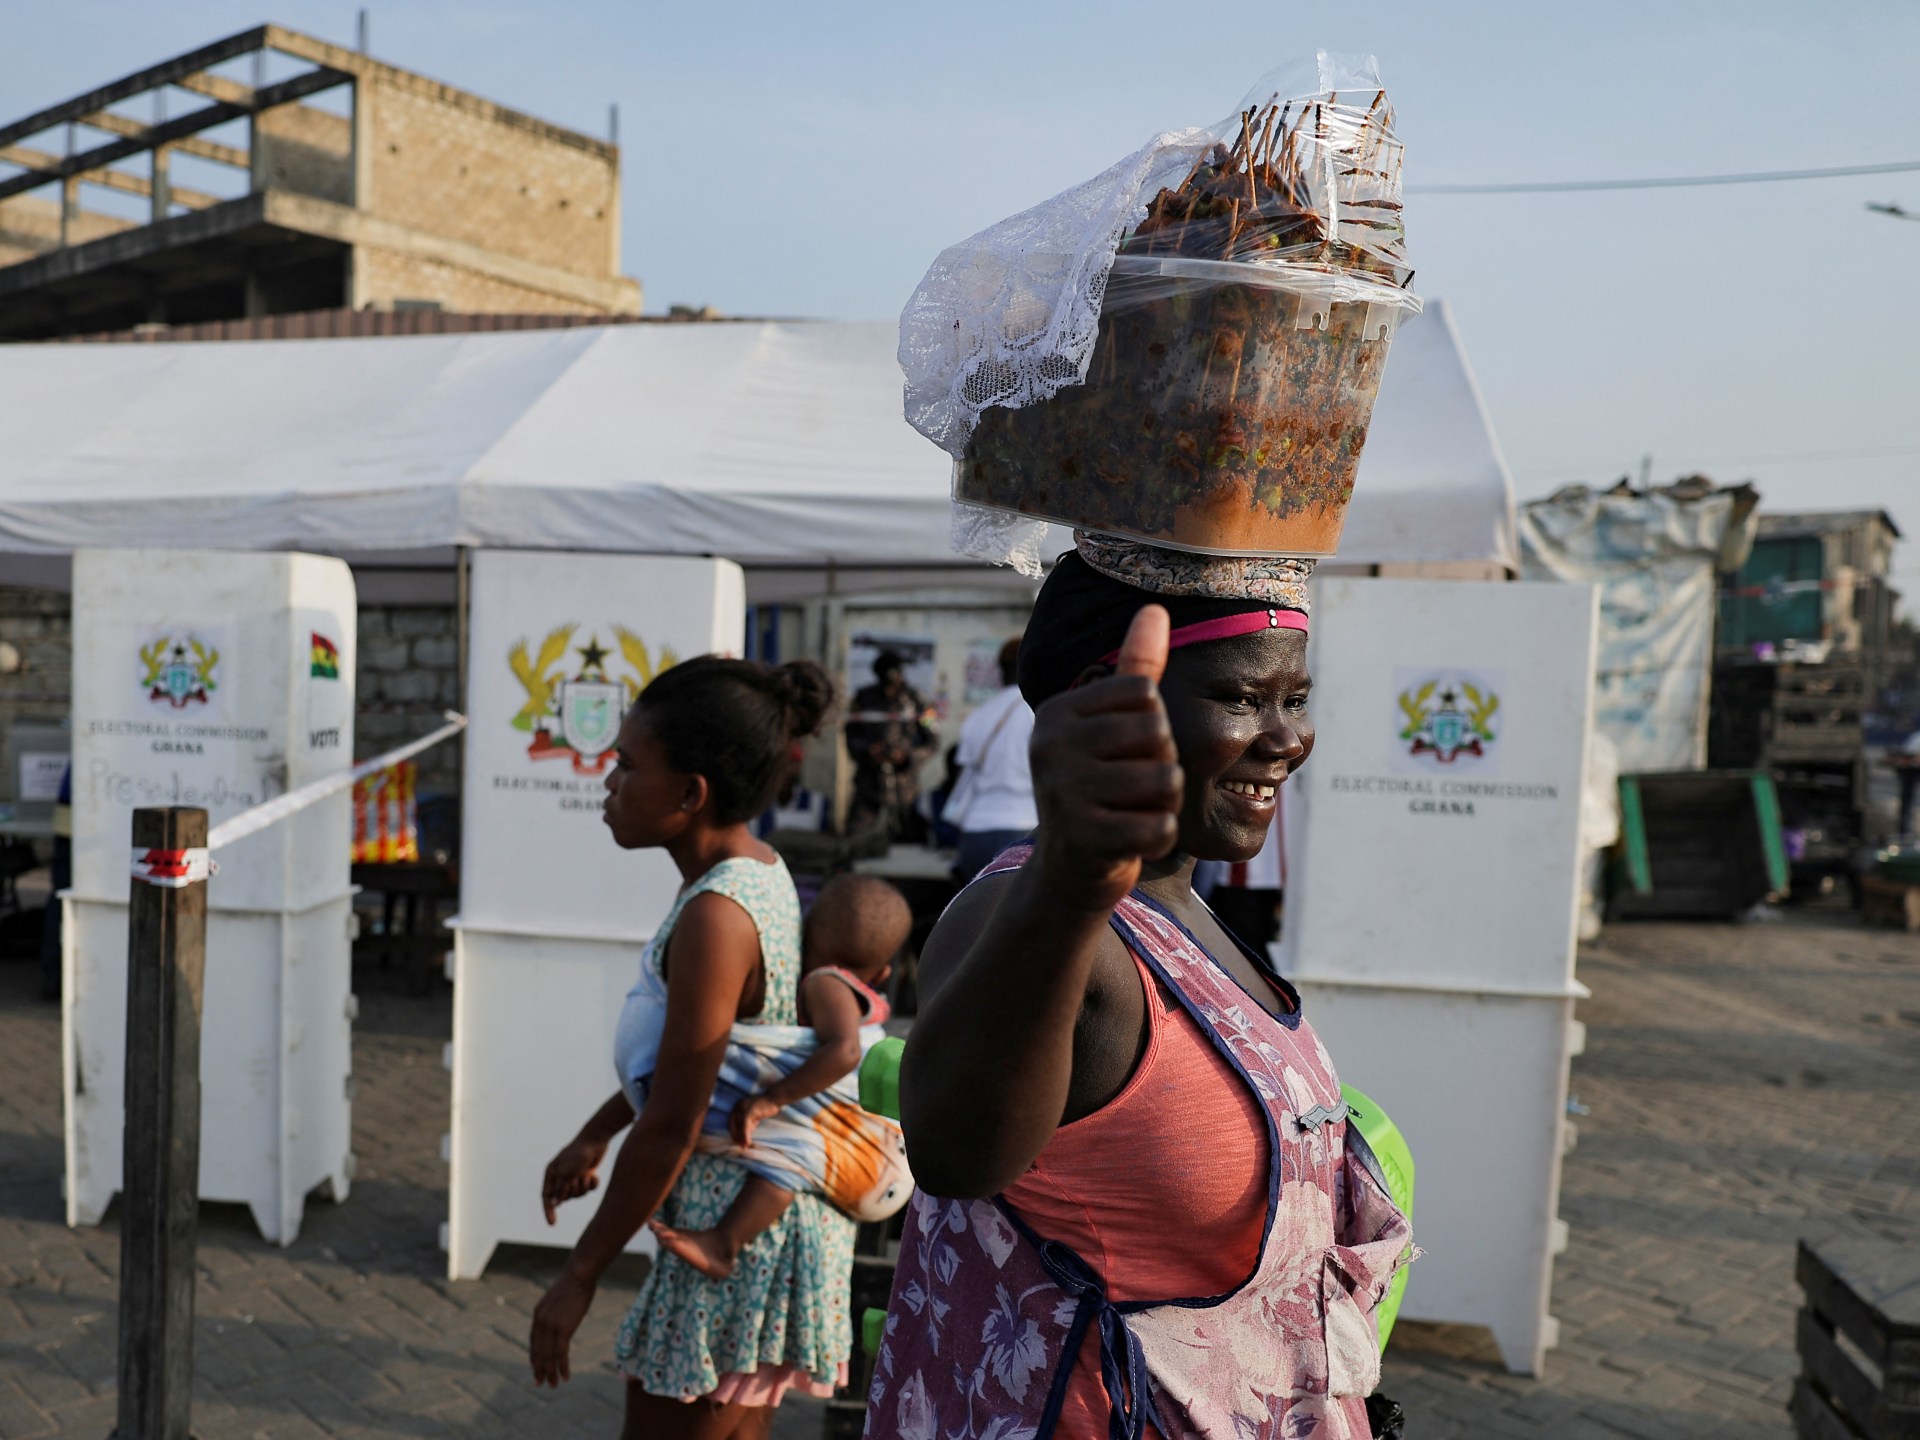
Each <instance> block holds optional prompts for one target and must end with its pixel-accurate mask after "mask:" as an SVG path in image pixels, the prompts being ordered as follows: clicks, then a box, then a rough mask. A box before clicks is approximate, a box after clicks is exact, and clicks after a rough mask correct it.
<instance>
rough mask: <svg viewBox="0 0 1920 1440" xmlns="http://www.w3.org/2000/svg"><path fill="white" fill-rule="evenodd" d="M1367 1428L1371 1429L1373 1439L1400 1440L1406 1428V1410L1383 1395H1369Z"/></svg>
mask: <svg viewBox="0 0 1920 1440" xmlns="http://www.w3.org/2000/svg"><path fill="white" fill-rule="evenodd" d="M1367 1428H1368V1429H1370V1430H1372V1431H1373V1440H1402V1437H1403V1436H1404V1435H1405V1434H1406V1429H1407V1412H1406V1411H1404V1410H1402V1409H1401V1408H1400V1407H1399V1406H1398V1405H1397V1404H1395V1403H1394V1402H1393V1401H1391V1400H1389V1399H1388V1398H1387V1397H1386V1396H1384V1395H1369V1396H1367Z"/></svg>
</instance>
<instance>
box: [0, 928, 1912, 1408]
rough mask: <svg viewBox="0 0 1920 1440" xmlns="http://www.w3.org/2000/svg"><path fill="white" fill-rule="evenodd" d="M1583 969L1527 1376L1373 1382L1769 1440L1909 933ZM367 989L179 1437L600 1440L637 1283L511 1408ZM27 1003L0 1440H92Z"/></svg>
mask: <svg viewBox="0 0 1920 1440" xmlns="http://www.w3.org/2000/svg"><path fill="white" fill-rule="evenodd" d="M1580 973H1581V977H1582V979H1584V980H1585V981H1586V983H1587V984H1588V985H1589V986H1591V987H1592V989H1593V991H1594V997H1593V999H1592V1000H1591V1001H1589V1002H1588V1003H1587V1004H1586V1005H1585V1006H1584V1007H1583V1009H1582V1016H1583V1018H1584V1019H1585V1020H1586V1022H1587V1025H1588V1032H1589V1041H1588V1047H1587V1053H1586V1055H1585V1056H1584V1057H1583V1058H1581V1059H1580V1060H1579V1061H1577V1062H1576V1063H1575V1077H1574V1088H1575V1090H1576V1091H1577V1093H1578V1096H1579V1098H1580V1100H1581V1101H1582V1103H1584V1104H1586V1105H1587V1106H1589V1107H1591V1113H1590V1114H1589V1115H1587V1116H1585V1117H1583V1118H1582V1119H1581V1120H1580V1122H1579V1124H1580V1140H1579V1146H1578V1148H1577V1149H1576V1150H1575V1152H1574V1153H1573V1155H1572V1156H1570V1157H1569V1159H1568V1162H1567V1167H1566V1181H1565V1193H1564V1197H1563V1200H1562V1207H1561V1213H1562V1215H1563V1216H1564V1217H1565V1218H1566V1219H1567V1220H1568V1221H1569V1222H1570V1224H1571V1226H1572V1244H1571V1245H1570V1247H1569V1249H1568V1250H1567V1253H1566V1254H1565V1255H1564V1256H1562V1257H1561V1259H1560V1261H1559V1265H1558V1269H1557V1272H1556V1278H1555V1287H1554V1304H1553V1308H1554V1311H1555V1313H1556V1314H1557V1315H1558V1316H1559V1317H1560V1319H1561V1322H1562V1325H1563V1337H1562V1343H1561V1346H1560V1348H1559V1349H1558V1350H1556V1351H1554V1352H1552V1354H1551V1355H1550V1357H1549V1359H1548V1366H1547V1374H1546V1376H1545V1377H1544V1379H1541V1380H1532V1379H1525V1378H1519V1377H1513V1376H1509V1375H1507V1374H1505V1373H1504V1371H1503V1370H1502V1369H1501V1367H1500V1365H1499V1363H1498V1361H1497V1359H1496V1357H1495V1356H1494V1353H1493V1350H1492V1346H1491V1343H1490V1342H1489V1341H1488V1340H1487V1338H1486V1337H1485V1335H1484V1334H1482V1333H1480V1332H1477V1331H1471V1330H1463V1329H1458V1328H1455V1327H1444V1326H1414V1325H1405V1326H1403V1327H1402V1329H1401V1331H1400V1333H1399V1335H1398V1336H1397V1337H1396V1339H1395V1342H1394V1346H1393V1349H1392V1351H1391V1352H1390V1353H1389V1355H1388V1358H1387V1365H1386V1380H1385V1386H1384V1388H1386V1389H1387V1390H1388V1391H1389V1392H1390V1393H1392V1394H1394V1395H1395V1396H1396V1397H1398V1398H1399V1399H1400V1400H1401V1401H1402V1403H1403V1404H1405V1405H1406V1407H1407V1410H1408V1412H1409V1416H1410V1424H1409V1426H1408V1433H1409V1436H1410V1437H1412V1440H1453V1437H1461V1440H1465V1437H1476V1440H1478V1437H1507V1436H1514V1437H1519V1436H1528V1437H1532V1436H1541V1437H1554V1440H1559V1437H1573V1440H1585V1437H1594V1440H1601V1437H1617V1436H1621V1435H1627V1436H1640V1437H1647V1440H1669V1437H1671V1440H1696V1437H1733V1436H1740V1437H1742V1440H1748V1437H1758V1440H1767V1437H1780V1440H1784V1437H1787V1436H1788V1435H1790V1433H1791V1431H1790V1428H1789V1426H1788V1424H1787V1422H1786V1417H1785V1413H1784V1410H1783V1408H1782V1407H1783V1404H1784V1400H1785V1396H1786V1392H1787V1386H1788V1381H1789V1379H1790V1377H1791V1376H1792V1374H1793V1371H1794V1362H1793V1356H1792V1340H1791V1324H1792V1315H1793V1309H1794V1305H1795V1303H1796V1302H1795V1298H1794V1291H1793V1284H1792V1273H1791V1271H1792V1253H1793V1242H1794V1240H1795V1239H1796V1238H1797V1237H1798V1236H1800V1235H1803V1234H1806V1235H1815V1236H1817V1235H1821V1234H1829V1233H1851V1234H1871V1235H1884V1236H1886V1237H1888V1238H1890V1239H1894V1238H1898V1239H1905V1238H1909V1237H1910V1235H1911V1233H1912V1231H1913V1229H1914V1228H1915V1227H1916V1225H1920V1216H1917V1215H1916V1209H1915V1195H1914V1190H1915V1186H1916V1184H1920V1104H1916V1103H1915V1100H1916V1096H1920V939H1916V938H1913V937H1908V936H1905V935H1895V934H1891V933H1887V932H1872V931H1866V930H1862V929H1860V928H1858V927H1857V926H1856V925H1855V924H1854V923H1853V921H1852V919H1851V917H1849V916H1847V915H1846V914H1845V913H1844V912H1840V911H1827V910H1818V911H1808V912H1804V913H1799V914H1794V915H1791V916H1790V917H1789V918H1788V919H1787V920H1785V921H1784V922H1782V923H1780V924H1775V925H1755V926H1748V927H1738V928H1734V927H1714V926H1653V925H1648V926H1635V927H1625V926H1623V927H1616V928H1614V929H1613V930H1611V931H1609V932H1608V935H1607V938H1606V940H1605V942H1604V943H1603V944H1602V945H1600V946H1598V947H1594V948H1592V949H1590V950H1589V951H1587V952H1586V953H1585V954H1583V956H1582V958H1581V965H1580ZM387 980H388V977H386V976H385V975H383V974H381V973H380V972H373V973H370V974H365V975H362V976H360V977H359V978H358V979H357V982H356V983H357V986H358V988H359V990H360V992H361V996H362V1009H361V1016H362V1018H361V1023H360V1025H359V1028H358V1031H357V1034H356V1039H355V1055H354V1071H355V1073H356V1074H357V1075H358V1076H359V1077H360V1082H361V1083H360V1089H359V1098H358V1100H357V1102H356V1109H355V1116H354V1121H355V1141H354V1148H355V1149H356V1151H357V1152H358V1153H359V1155H360V1157H361V1167H360V1174H359V1178H358V1179H357V1180H356V1182H355V1186H354V1192H353V1197H352V1199H351V1201H350V1202H349V1203H348V1204H347V1205H345V1206H342V1207H334V1206H332V1205H330V1204H328V1203H327V1202H325V1201H323V1200H318V1199H316V1200H315V1201H313V1202H312V1203H311V1204H310V1206H309V1209H308V1218H307V1224H306V1228H305V1231H304V1233H303V1234H302V1236H301V1239H300V1241H299V1243H298V1244H296V1245H294V1246H293V1247H292V1248H291V1249H289V1250H286V1251H280V1250H276V1249H274V1248H272V1247H269V1246H267V1245H265V1244H263V1243H262V1242H261V1241H260V1239H259V1238H258V1236H257V1235H256V1234H255V1233H254V1231H253V1228H252V1225H251V1223H250V1221H249V1220H248V1218H247V1216H246V1214H245V1213H244V1211H241V1210H240V1209H238V1208H237V1207H236V1208H229V1207H207V1208H206V1209H205V1210H204V1211H203V1213H202V1221H201V1262H202V1271H201V1277H200V1289H199V1310H198V1319H197V1333H196V1356H197V1362H198V1379H197V1386H196V1409H195V1429H196V1431H197V1433H198V1435H199V1436H200V1437H201V1440H240V1437H255V1436H270V1437H276V1440H278V1437H283V1436H284V1437H318V1436H333V1435H339V1436H356V1437H369V1440H370V1437H408V1436H441V1435H448V1436H453V1435H458V1436H475V1437H493V1436H509V1435H511V1436H540V1437H543V1440H544V1437H574V1436H579V1437H609V1436H611V1435H613V1434H615V1433H616V1432H617V1428H618V1419H617V1416H618V1405H619V1400H620V1384H619V1382H618V1381H617V1380H616V1379H615V1378H614V1376H613V1375H612V1374H611V1372H610V1370H609V1369H608V1368H607V1367H606V1366H605V1365H604V1364H602V1363H599V1362H597V1361H595V1360H594V1359H593V1352H594V1347H595V1344H596V1340H595V1338H594V1337H601V1338H602V1339H604V1336H605V1335H606V1333H607V1331H608V1330H609V1329H610V1328H611V1325H612V1323H613V1318H614V1316H615V1315H616V1314H617V1313H618V1310H619V1308H620V1307H622V1306H624V1304H625V1303H626V1302H627V1300H628V1298H630V1296H631V1295H632V1292H633V1288H634V1285H635V1283H636V1282H637V1280H638V1278H639V1275H640V1271H639V1269H638V1268H637V1266H635V1267H631V1268H623V1269H622V1270H621V1271H620V1272H619V1273H618V1274H617V1275H616V1276H615V1277H613V1280H612V1283H610V1284H609V1285H608V1286H607V1287H606V1288H605V1289H604V1290H603V1292H602V1294H601V1297H600V1300H599V1302H598V1304H597V1305H596V1307H595V1310H594V1314H593V1316H592V1317H590V1318H589V1320H588V1322H587V1326H586V1328H585V1330H584V1331H583V1334H585V1335H586V1336H587V1337H588V1338H587V1341H586V1343H585V1344H583V1345H582V1346H581V1347H580V1355H581V1358H582V1360H583V1362H586V1363H583V1364H582V1366H581V1368H580V1370H579V1371H578V1372H576V1377H575V1379H574V1382H573V1383H572V1384H571V1385H569V1386H567V1387H566V1388H565V1389H563V1390H562V1391H560V1392H559V1393H558V1394H557V1395H556V1394H554V1393H553V1392H550V1391H541V1392H535V1391H534V1390H533V1388H532V1386H531V1385H530V1384H529V1383H528V1381H527V1379H526V1371H525V1358H524V1357H525V1351H524V1337H525V1335H526V1329H527V1322H528V1317H529V1314H530V1312H531V1309H532V1306H533V1303H534V1301H535V1300H536V1299H537V1298H538V1296H539V1294H540V1290H541V1287H542V1285H543V1284H544V1282H545V1280H546V1278H547V1277H548V1276H549V1275H550V1274H551V1273H552V1270H553V1265H554V1257H553V1255H552V1253H551V1252H547V1251H539V1250H514V1249H503V1250H502V1252H501V1253H500V1255H499V1256H498V1257H497V1258H496V1259H495V1261H494V1263H493V1265H492V1267H491V1268H490V1269H489V1271H488V1274H487V1277H486V1278H485V1279H484V1280H480V1281H475V1282H467V1283H462V1284H459V1285H449V1284H448V1283H447V1282H446V1281H445V1280H444V1279H443V1278H441V1276H442V1273H443V1262H442V1257H441V1255H440V1253H439V1251H438V1250H437V1248H436V1247H435V1235H436V1233H437V1230H438V1225H439V1222H440V1220H441V1218H442V1217H443V1215H444V1213H445V1192H444V1189H443V1186H444V1172H443V1169H442V1167H441V1165H440V1163H439V1161H438V1158H437V1156H438V1136H439V1134H440V1132H441V1131H442V1130H443V1129H444V1128H445V1118H444V1117H445V1115H446V1109H447V1077H446V1075H445V1072H444V1071H443V1070H442V1069H441V1067H440V1045H441V1042H442V1040H443V1039H444V1038H445V1035H446V1032H447V1025H448V1007H447V1001H446V996H445V993H444V992H440V993H437V994H435V995H433V996H430V997H428V998H425V999H414V998H408V997H404V996H401V995H399V994H397V993H393V991H394V990H395V988H396V987H393V986H392V985H390V984H388V983H387ZM34 985H35V977H34V975H33V973H32V967H31V966H29V965H22V964H12V965H5V966H0V1437H5V1440H13V1437H20V1440H26V1437H35V1436H62V1437H66V1436H74V1437H79V1436H85V1437H87V1440H99V1437H104V1436H106V1435H107V1434H108V1433H109V1431H111V1429H112V1428H113V1403H114V1402H113V1366H114V1351H113V1347H114V1329H115V1323H114V1305H113V1301H114V1289H115V1273H116V1268H117V1263H118V1244H117V1231H116V1224H115V1217H114V1216H112V1215H109V1217H108V1221H107V1223H106V1224H105V1225H104V1226H102V1227H101V1228H99V1229H97V1230H90V1231H81V1232H70V1231H68V1230H67V1229H66V1228H65V1227H64V1226H63V1225H62V1223H61V1205H60V1198H59V1175H60V1110H59V1043H58V1028H57V1023H56V1012H55V1010H54V1009H53V1008H52V1007H49V1006H44V1005H42V1004H40V1003H39V1002H38V1001H36V1000H35V999H33V994H34ZM819 1428H820V1427H819V1411H818V1409H817V1408H815V1407H812V1406H806V1405H790V1406H789V1407H788V1408H786V1409H784V1410H783V1411H782V1414H781V1419H780V1425H779V1427H778V1433H779V1434H780V1436H781V1437H782V1440H800V1437H803V1436H804V1437H809V1440H811V1437H813V1436H817V1435H818V1434H819Z"/></svg>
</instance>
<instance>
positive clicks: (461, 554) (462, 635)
mask: <svg viewBox="0 0 1920 1440" xmlns="http://www.w3.org/2000/svg"><path fill="white" fill-rule="evenodd" d="M470 562H471V552H470V551H469V550H468V549H467V547H466V546H464V545H456V546H455V547H454V550H453V575H454V601H453V634H454V642H453V648H454V686H455V689H456V691H457V693H458V696H459V700H458V704H459V706H460V713H461V714H462V715H465V714H466V713H467V636H468V630H469V625H468V618H467V610H468V601H469V600H470V599H471V597H472V584H471V576H470V574H469V566H470ZM453 765H454V770H453V775H454V784H455V787H456V789H457V790H458V792H459V793H460V795H461V796H462V797H464V796H465V795H466V793H467V747H466V746H465V745H457V746H455V747H454V761H453ZM465 808H466V807H465V803H464V799H463V802H462V806H461V810H462V813H463V814H464V813H465Z"/></svg>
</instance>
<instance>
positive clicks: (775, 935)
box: [614, 857, 855, 1404]
mask: <svg viewBox="0 0 1920 1440" xmlns="http://www.w3.org/2000/svg"><path fill="white" fill-rule="evenodd" d="M709 892H711V893H714V894H720V895H725V896H726V897H727V898H728V899H730V900H732V901H733V902H734V903H735V904H737V905H739V906H740V908H741V909H743V910H745V911H746V912H747V914H749V915H750V916H752V917H753V922H754V925H755V927H756V928H757V929H758V930H759V932H760V955H761V963H762V965H763V967H764V971H765V976H766V1003H765V1005H764V1006H763V1008H762V1009H761V1011H760V1013H759V1015H757V1016H755V1017H754V1019H755V1020H756V1021H758V1022H760V1023H763V1024H770V1025H792V1024H794V1023H796V1020H797V1016H796V1013H795V1008H794V1007H795V1002H796V1000H797V998H798V993H799V978H800V902H799V897H798V896H797V894H796V893H795V891H794V887H793V877H792V876H791V875H789V874H788V873H787V867H786V865H785V864H783V863H782V862H780V861H778V860H776V861H774V862H773V863H772V864H770V865H769V864H764V863H762V862H761V861H758V860H754V859H751V858H748V857H736V858H734V859H731V860H723V861H721V862H720V864H718V865H716V866H714V867H713V869H711V870H709V871H708V872H707V873H706V874H705V875H702V876H701V877H700V878H699V879H698V880H696V881H694V882H693V883H692V884H691V885H689V886H687V887H686V888H685V889H684V890H682V891H681V892H680V895H679V897H678V898H677V899H676V900H675V901H674V905H673V909H672V910H670V911H668V913H667V918H666V920H665V921H664V922H663V923H662V924H661V926H660V930H659V932H658V933H657V934H656V935H655V936H654V937H653V940H652V942H651V943H650V944H649V945H648V946H647V949H646V953H645V955H644V957H643V958H642V961H641V963H642V964H643V965H645V966H649V967H651V968H652V969H653V971H654V972H655V974H659V973H660V972H661V966H662V963H663V961H664V959H665V956H666V952H667V942H668V939H669V937H671V935H672V933H673V926H674V922H675V921H677V920H678V919H679V917H680V912H681V911H682V910H684V909H685V908H686V905H687V902H688V901H690V900H692V899H693V897H694V896H695V895H701V894H706V893H709ZM746 1180H747V1172H746V1170H745V1169H743V1168H742V1167H741V1166H739V1165H737V1164H734V1163H732V1162H731V1161H727V1160H723V1159H720V1158H718V1157H716V1156H712V1155H703V1154H695V1155H694V1156H693V1158H692V1159H690V1160H689V1161H688V1162H687V1168H686V1170H685V1171H684V1172H683V1173H682V1174H681V1176H680V1180H679V1182H678V1183H677V1184H676V1185H675V1186H674V1187H673V1191H672V1193H671V1194H670V1195H668V1197H667V1200H666V1203H665V1204H664V1205H663V1206H661V1208H660V1218H661V1219H662V1220H664V1221H666V1223H667V1224H669V1225H673V1226H676V1227H678V1228H680V1229H684V1230H704V1229H709V1228H711V1227H712V1226H713V1225H715V1224H717V1223H718V1222H719V1220H720V1217H721V1216H723V1215H724V1214H726V1212H727V1208H728V1207H729V1206H730V1205H732V1204H733V1201H734V1199H735V1197H736V1196H738V1195H739V1193H740V1188H741V1186H743V1185H744V1184H745V1183H746ZM854 1228H855V1227H854V1224H853V1222H852V1221H851V1220H848V1219H847V1218H846V1217H844V1216H842V1215H841V1214H840V1213H839V1212H838V1211H836V1210H834V1209H833V1208H832V1207H831V1206H830V1205H828V1204H827V1203H826V1202H825V1201H824V1200H822V1199H820V1198H819V1197H818V1196H817V1195H805V1194H801V1195H796V1196H794V1199H793V1204H792V1205H791V1206H789V1207H788V1209H787V1212H786V1214H785V1215H783V1216H782V1217H781V1218H780V1219H779V1220H778V1221H776V1222H775V1223H774V1224H773V1225H772V1226H770V1227H769V1228H768V1229H767V1230H766V1231H765V1232H764V1233H762V1234H761V1235H760V1236H759V1237H758V1238H757V1239H755V1240H754V1242H753V1243H752V1244H751V1245H749V1246H748V1247H747V1248H746V1249H745V1250H743V1251H742V1252H741V1254H740V1258H739V1261H738V1263H737V1264H736V1265H735V1267H734V1271H733V1275H732V1277H731V1278H729V1279H726V1280H709V1279H707V1278H706V1277H705V1276H704V1275H702V1274H700V1272H699V1271H697V1270H695V1269H694V1268H693V1267H692V1266H690V1265H688V1264H687V1263H686V1262H685V1261H683V1260H681V1259H679V1258H678V1257H676V1256H673V1255H665V1254H663V1255H661V1256H660V1257H659V1258H658V1259H656V1260H655V1261H654V1264H653V1268H652V1270H651V1271H650V1272H649V1273H648V1275H647V1279H646V1282H645V1283H644V1284H643V1285H642V1286H641V1289H640V1295H639V1298H638V1299H636V1300H635V1301H634V1303H633V1308H632V1309H631V1310H629V1311H628V1312H627V1316H626V1319H625V1320H623V1321H622V1322H621V1324H620V1330H619V1335H618V1337H617V1338H616V1340H615V1342H614V1358H615V1361H616V1363H617V1364H618V1366H619V1368H620V1370H621V1372H622V1373H623V1374H625V1375H627V1376H628V1377H630V1378H631V1379H633V1380H635V1381H637V1382H639V1384H640V1386H641V1388H642V1389H644V1390H646V1391H648V1392H649V1393H650V1394H654V1395H664V1396H668V1397H671V1398H674V1399H679V1400H696V1399H699V1398H701V1397H703V1396H713V1397H716V1398H719V1399H722V1400H728V1399H739V1400H743V1401H746V1402H748V1403H759V1404H774V1403H777V1402H778V1398H779V1395H780V1393H781V1392H782V1391H784V1390H785V1389H786V1388H788V1386H790V1385H793V1386H797V1388H800V1389H802V1390H805V1391H807V1392H808V1393H812V1394H829V1393H831V1391H832V1387H833V1385H834V1384H835V1382H836V1381H837V1380H839V1379H840V1377H841V1375H842V1373H843V1371H844V1368H845V1365H846V1362H847V1357H848V1352H849V1350H850V1349H851V1346H852V1335H853V1329H852V1322H851V1319H850V1317H849V1313H848V1312H849V1307H850V1304H851V1301H850V1298H849V1293H848V1287H849V1283H850V1280H851V1277H852V1273H853V1237H854Z"/></svg>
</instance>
